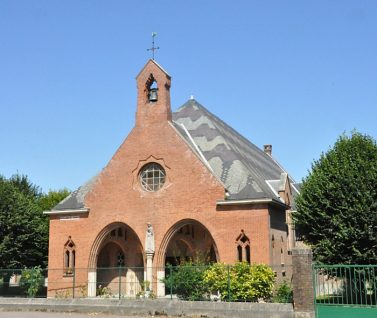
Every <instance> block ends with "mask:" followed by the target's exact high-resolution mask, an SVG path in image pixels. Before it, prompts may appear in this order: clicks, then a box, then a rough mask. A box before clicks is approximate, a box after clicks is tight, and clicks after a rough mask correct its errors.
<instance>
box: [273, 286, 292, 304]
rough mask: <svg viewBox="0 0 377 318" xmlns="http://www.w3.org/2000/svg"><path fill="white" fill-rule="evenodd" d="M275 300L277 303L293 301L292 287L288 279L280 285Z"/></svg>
mask: <svg viewBox="0 0 377 318" xmlns="http://www.w3.org/2000/svg"><path fill="white" fill-rule="evenodd" d="M273 300H274V302H276V303H291V302H292V301H293V291H292V288H291V286H290V285H289V284H288V283H287V282H286V281H283V282H282V283H281V284H280V285H279V286H278V288H277V289H276V294H275V296H274V299H273Z"/></svg>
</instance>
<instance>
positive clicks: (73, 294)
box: [72, 268, 76, 298]
mask: <svg viewBox="0 0 377 318" xmlns="http://www.w3.org/2000/svg"><path fill="white" fill-rule="evenodd" d="M72 272H73V277H72V298H75V284H76V269H75V268H73V269H72Z"/></svg>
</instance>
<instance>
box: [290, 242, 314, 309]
mask: <svg viewBox="0 0 377 318" xmlns="http://www.w3.org/2000/svg"><path fill="white" fill-rule="evenodd" d="M292 272H293V275H292V285H293V304H294V309H295V311H296V312H313V311H314V288H313V274H312V251H311V250H310V249H300V248H294V249H292Z"/></svg>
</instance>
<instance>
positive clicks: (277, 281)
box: [0, 264, 292, 302]
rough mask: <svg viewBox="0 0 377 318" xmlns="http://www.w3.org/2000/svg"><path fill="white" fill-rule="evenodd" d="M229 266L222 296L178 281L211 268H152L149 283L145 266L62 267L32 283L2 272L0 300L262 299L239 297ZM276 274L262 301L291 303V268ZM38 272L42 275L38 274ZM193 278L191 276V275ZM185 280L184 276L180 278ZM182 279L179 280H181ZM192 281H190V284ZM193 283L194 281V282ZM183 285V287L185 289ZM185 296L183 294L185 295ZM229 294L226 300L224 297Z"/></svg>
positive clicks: (22, 271)
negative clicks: (187, 288) (32, 290)
mask: <svg viewBox="0 0 377 318" xmlns="http://www.w3.org/2000/svg"><path fill="white" fill-rule="evenodd" d="M224 266H226V268H225V270H224V273H225V276H223V280H224V282H223V283H224V284H225V291H224V293H223V295H221V294H220V293H219V291H218V290H211V291H208V290H206V289H205V286H204V287H203V290H206V292H203V295H200V292H202V290H200V288H199V287H200V286H196V285H200V284H196V285H195V284H194V285H192V286H194V287H195V288H196V287H198V293H199V294H198V295H199V296H198V295H196V298H195V297H191V295H190V294H188V296H187V294H184V293H182V291H181V290H182V288H184V285H182V284H181V285H180V283H184V282H179V283H177V281H176V280H175V278H177V276H176V275H179V271H182V270H185V271H186V272H185V274H187V275H188V278H187V279H188V280H193V279H197V277H196V276H195V275H196V274H198V273H199V277H201V276H200V275H202V274H203V273H204V272H205V271H207V270H208V269H209V268H210V266H189V267H187V268H184V267H182V266H167V267H163V268H155V267H154V268H152V272H153V280H152V281H151V282H149V281H147V280H146V277H147V276H146V268H145V267H106V268H93V269H90V268H72V269H70V268H65V269H63V268H60V269H37V270H35V269H34V276H32V275H33V269H28V270H29V276H30V277H29V281H28V279H25V269H0V297H53V298H94V297H96V298H117V299H127V298H129V299H134V298H168V299H173V298H180V299H188V300H218V301H258V300H262V298H261V299H254V300H250V299H246V298H242V299H240V298H237V297H236V296H235V292H234V291H237V288H239V287H237V286H235V285H236V282H235V277H234V273H233V271H232V265H224ZM270 268H271V269H272V271H273V272H274V273H275V278H274V282H273V284H274V286H273V293H272V294H271V295H270V296H269V297H266V298H265V299H263V301H269V302H291V301H292V295H291V294H290V290H291V278H292V268H291V266H290V265H289V266H287V265H281V264H280V265H277V266H270ZM35 271H37V272H38V273H39V274H35ZM190 275H191V276H190ZM181 277H182V276H181ZM179 279H180V278H179ZM189 283H190V282H188V285H189ZM191 283H192V281H191ZM32 284H34V285H36V286H37V291H36V292H35V293H34V294H29V293H28V288H29V287H30V285H32ZM182 286H183V287H182ZM183 294H184V295H183ZM225 294H226V297H225V296H224V295H225Z"/></svg>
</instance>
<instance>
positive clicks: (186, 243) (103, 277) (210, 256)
mask: <svg viewBox="0 0 377 318" xmlns="http://www.w3.org/2000/svg"><path fill="white" fill-rule="evenodd" d="M164 242H165V244H164ZM161 248H162V249H163V250H161V253H160V255H161V256H162V257H163V263H164V265H168V264H171V265H173V266H176V265H179V264H180V263H182V262H183V261H195V260H197V259H200V260H201V261H203V262H207V263H209V262H216V260H217V256H216V253H217V252H216V250H217V248H216V245H215V242H214V240H213V238H212V236H211V234H210V233H209V231H208V230H207V229H206V228H205V227H204V226H203V225H202V224H200V223H199V222H197V221H194V220H184V221H181V222H178V223H177V224H175V225H174V226H173V227H172V228H171V229H170V230H169V231H168V232H167V234H166V235H165V237H164V239H163V243H162V247H161ZM91 253H92V254H94V255H98V257H94V259H96V260H95V262H94V263H93V264H92V265H93V267H92V268H93V269H95V271H94V270H92V271H91V272H89V276H88V279H89V284H88V294H89V296H92V297H93V296H96V295H97V293H98V289H99V288H104V287H106V288H108V289H109V290H110V291H111V293H112V294H113V295H116V294H118V293H119V292H120V293H121V294H122V295H124V296H126V297H135V296H136V295H137V294H138V293H139V292H141V291H142V285H143V281H144V280H145V279H146V278H147V277H148V274H147V271H148V268H147V264H146V263H145V257H144V253H143V250H142V245H141V242H140V239H139V238H138V237H137V235H136V233H135V232H134V231H133V230H132V229H131V228H130V227H129V226H127V225H126V224H122V223H115V224H112V225H109V226H107V227H106V228H105V229H104V230H103V231H102V232H101V233H100V235H99V236H98V237H97V239H96V242H95V243H94V247H93V249H92V252H91ZM150 270H151V271H152V272H153V274H154V275H157V276H158V280H154V281H155V286H154V289H156V290H157V293H158V295H159V296H162V295H164V293H165V287H164V284H163V283H162V282H161V279H162V278H163V277H164V276H165V268H151V269H150ZM119 280H121V282H125V283H122V284H119ZM119 285H121V287H119ZM119 288H121V289H119Z"/></svg>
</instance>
